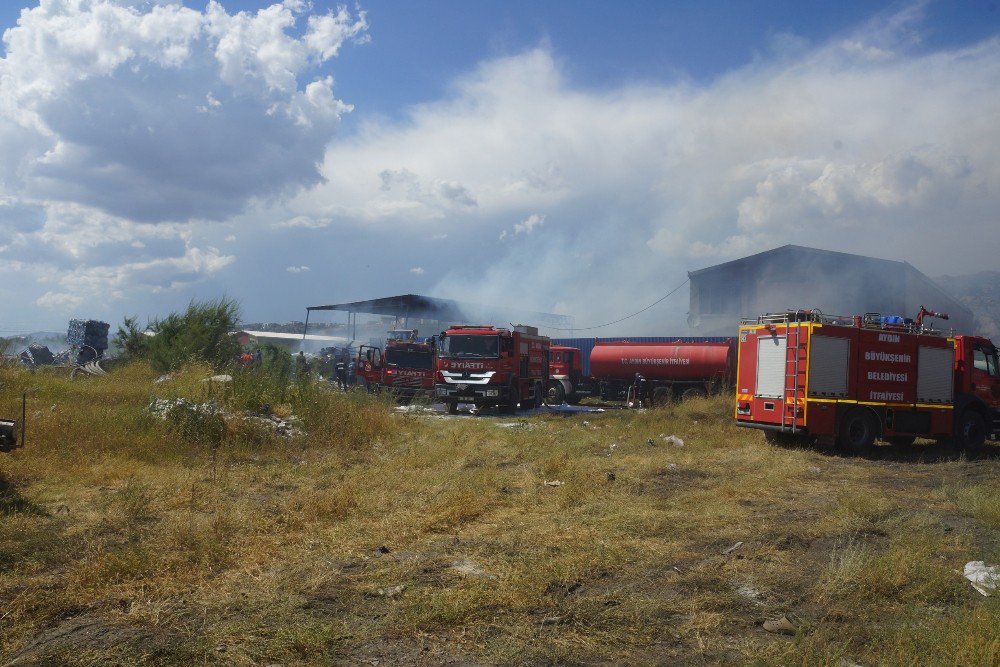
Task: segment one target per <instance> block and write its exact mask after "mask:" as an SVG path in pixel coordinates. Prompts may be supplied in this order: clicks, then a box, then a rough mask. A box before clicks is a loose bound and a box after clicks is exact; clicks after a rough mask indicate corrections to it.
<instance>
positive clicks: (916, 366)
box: [736, 307, 1000, 454]
mask: <svg viewBox="0 0 1000 667" xmlns="http://www.w3.org/2000/svg"><path fill="white" fill-rule="evenodd" d="M925 316H934V317H941V318H943V319H944V318H946V317H947V316H943V315H939V314H937V313H932V312H930V311H927V310H925V309H924V308H923V307H921V309H920V314H919V315H918V316H917V318H916V319H915V320H910V319H906V318H903V317H899V316H891V317H883V316H881V315H880V314H878V313H868V314H866V315H863V316H851V317H831V316H826V315H823V314H822V313H820V312H818V311H789V312H784V313H777V314H769V315H762V316H760V317H758V318H757V319H756V320H753V321H744V323H743V325H742V326H741V327H740V335H739V361H738V372H737V379H736V420H737V424H739V425H740V426H748V427H751V428H758V429H764V433H765V436H767V438H768V440H769V441H771V442H787V443H792V442H810V441H815V440H822V441H826V442H833V443H835V444H836V445H837V446H838V447H839V448H841V449H844V450H846V451H851V452H855V453H861V454H863V453H865V452H868V451H870V450H871V448H872V445H873V443H874V441H875V440H876V439H877V438H878V439H882V440H885V441H887V442H890V443H893V444H902V445H905V444H910V443H912V442H913V440H914V439H915V438H917V437H921V438H931V439H937V440H942V441H951V442H954V443H955V444H956V445H957V446H959V447H961V448H963V449H965V450H966V451H969V452H974V451H975V450H977V449H979V448H980V447H981V446H982V444H983V442H984V441H985V439H986V438H987V436H990V435H992V436H993V437H996V436H997V433H998V431H1000V368H998V365H997V350H996V347H995V346H994V345H993V343H991V342H990V341H989V340H988V339H986V338H980V337H977V336H954V337H948V336H947V335H944V334H942V333H940V332H936V331H933V330H931V329H929V328H925V327H924V325H923V319H924V317H925Z"/></svg>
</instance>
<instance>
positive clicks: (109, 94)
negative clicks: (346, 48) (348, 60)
mask: <svg viewBox="0 0 1000 667" xmlns="http://www.w3.org/2000/svg"><path fill="white" fill-rule="evenodd" d="M307 8H308V5H306V4H303V3H285V4H283V5H282V4H273V5H271V6H269V7H265V8H262V9H260V10H259V11H257V12H255V13H251V12H237V13H234V14H230V13H228V12H227V11H226V10H225V9H224V7H223V6H222V5H221V4H219V3H218V2H215V1H212V2H209V3H208V5H207V7H206V8H205V10H204V11H197V10H194V9H190V8H187V7H184V6H182V5H181V4H180V3H169V4H167V3H159V2H157V3H153V4H152V5H151V6H150V5H148V4H140V3H132V2H122V1H117V0H72V1H69V2H65V1H62V0H42V1H41V2H40V3H39V5H38V6H37V7H35V8H31V9H24V10H22V12H21V16H20V19H19V21H18V25H17V26H16V27H13V28H11V29H9V30H7V31H6V32H5V33H4V36H3V40H4V46H5V49H6V54H5V56H4V57H3V58H0V137H5V138H6V137H8V136H9V137H10V138H11V139H12V141H13V142H14V143H15V144H16V145H18V147H19V149H20V150H18V151H17V152H15V153H10V152H6V154H5V155H4V156H3V157H2V158H0V160H2V161H4V162H6V163H7V164H6V165H5V168H4V169H3V170H2V171H0V174H3V175H4V176H5V178H4V179H3V180H2V181H0V187H2V188H3V189H4V190H6V191H7V192H8V193H10V194H19V195H21V196H27V197H31V198H34V199H44V200H58V201H72V202H75V203H78V204H85V205H89V206H93V207H96V208H99V209H102V210H104V211H106V212H108V213H111V214H114V215H119V216H123V217H128V218H130V219H133V220H137V221H144V222H160V221H183V220H187V219H190V218H199V219H220V218H225V217H227V216H229V215H232V214H233V213H236V212H238V211H240V210H241V209H242V208H244V207H245V206H246V205H247V203H248V202H249V201H250V200H252V199H254V198H266V197H274V196H279V195H282V194H286V193H289V192H292V191H294V190H295V189H297V188H300V187H302V186H306V185H309V184H311V183H317V182H319V180H320V174H319V172H318V170H317V166H316V165H317V163H318V162H319V161H320V160H321V159H322V157H323V147H324V145H325V143H326V142H327V141H328V140H329V138H330V137H331V136H332V134H333V131H334V129H335V128H336V127H337V124H338V121H339V119H340V116H341V114H342V113H344V112H345V111H347V110H348V109H349V108H350V107H349V106H348V105H346V104H344V103H343V102H341V101H339V100H337V99H336V98H335V97H334V95H333V80H332V78H331V77H329V76H316V77H315V78H314V79H313V80H312V81H308V77H309V75H310V72H311V71H313V70H314V68H315V67H316V66H317V65H319V64H322V63H324V62H325V61H327V60H329V59H330V58H332V57H334V56H335V55H336V54H337V52H338V50H339V49H340V47H341V46H342V45H343V44H344V43H345V42H346V41H348V40H351V39H357V38H359V37H360V36H363V35H364V33H365V30H366V29H367V23H366V21H365V17H364V14H363V13H361V14H359V15H357V16H352V15H351V14H350V13H348V12H347V10H344V9H341V10H339V11H338V12H337V13H335V14H334V13H331V14H327V15H323V16H309V17H308V19H307V27H306V30H305V33H304V34H303V35H301V36H300V37H296V36H295V35H294V31H295V28H296V25H297V23H299V22H300V20H301V16H302V14H303V12H305V11H306V10H307ZM301 79H306V81H307V82H306V83H305V85H304V86H300V84H299V81H300V80H301ZM5 143H6V142H5Z"/></svg>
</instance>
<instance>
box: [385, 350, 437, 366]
mask: <svg viewBox="0 0 1000 667" xmlns="http://www.w3.org/2000/svg"><path fill="white" fill-rule="evenodd" d="M385 363H386V364H387V365H389V366H399V367H400V368H425V369H431V368H434V357H433V355H431V353H430V351H429V350H406V349H402V350H397V349H393V348H391V347H390V348H389V349H388V350H386V351H385Z"/></svg>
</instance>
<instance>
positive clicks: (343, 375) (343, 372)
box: [336, 358, 347, 391]
mask: <svg viewBox="0 0 1000 667" xmlns="http://www.w3.org/2000/svg"><path fill="white" fill-rule="evenodd" d="M336 371H337V386H338V387H340V390H341V391H347V364H345V363H344V360H343V358H341V359H338V360H337V366H336Z"/></svg>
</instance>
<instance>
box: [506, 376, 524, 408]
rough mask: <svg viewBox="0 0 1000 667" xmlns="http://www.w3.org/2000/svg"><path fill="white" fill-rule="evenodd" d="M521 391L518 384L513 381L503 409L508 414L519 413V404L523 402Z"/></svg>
mask: <svg viewBox="0 0 1000 667" xmlns="http://www.w3.org/2000/svg"><path fill="white" fill-rule="evenodd" d="M520 393H521V392H520V391H519V387H518V384H517V383H516V382H511V383H510V388H509V389H508V392H507V403H506V404H505V405H504V406H503V411H504V412H505V413H507V414H508V415H513V414H517V404H518V403H520V402H521V396H520Z"/></svg>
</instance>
